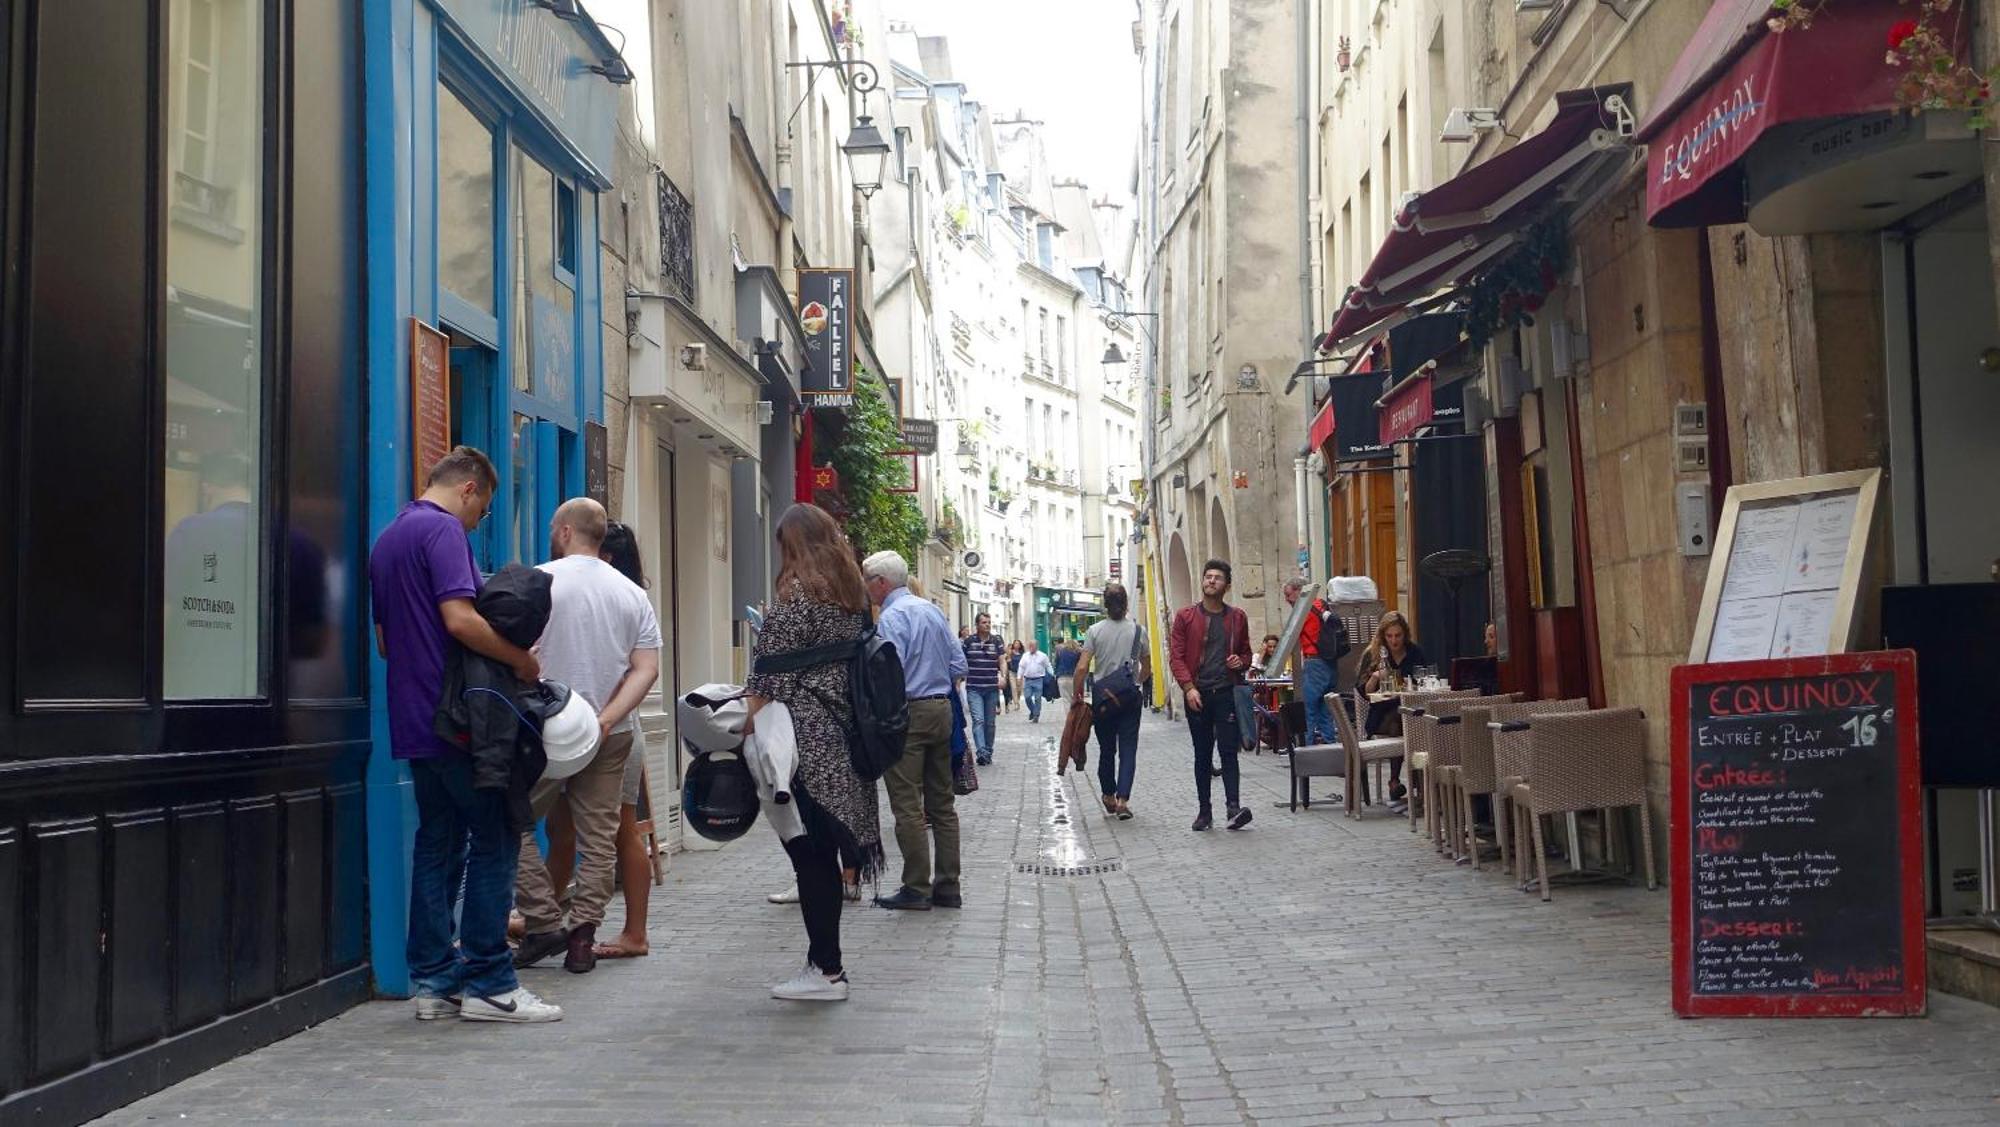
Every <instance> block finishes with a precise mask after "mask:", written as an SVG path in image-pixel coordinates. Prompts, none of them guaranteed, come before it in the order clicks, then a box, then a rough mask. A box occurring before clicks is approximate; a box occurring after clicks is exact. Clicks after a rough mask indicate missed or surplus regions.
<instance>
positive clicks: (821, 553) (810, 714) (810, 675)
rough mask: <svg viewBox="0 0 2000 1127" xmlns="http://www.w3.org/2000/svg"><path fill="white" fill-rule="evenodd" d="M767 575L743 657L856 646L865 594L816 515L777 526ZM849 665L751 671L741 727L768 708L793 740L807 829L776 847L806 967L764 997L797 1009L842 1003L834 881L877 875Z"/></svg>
mask: <svg viewBox="0 0 2000 1127" xmlns="http://www.w3.org/2000/svg"><path fill="white" fill-rule="evenodd" d="M777 541H778V557H779V558H778V578H777V582H776V583H775V584H774V587H775V590H774V591H773V593H772V597H771V602H770V604H769V605H768V606H767V607H766V608H765V611H764V628H763V629H762V630H761V631H759V632H758V635H757V647H756V650H755V653H754V658H757V659H761V658H767V657H776V656H780V655H783V654H790V653H797V652H799V651H801V650H810V649H817V648H819V647H822V646H831V645H833V644H835V643H851V642H858V641H859V640H860V639H861V635H862V627H863V625H864V624H866V623H867V621H868V607H869V602H868V592H867V590H866V589H865V588H864V587H863V584H862V581H861V568H860V567H859V566H858V565H856V564H855V562H854V549H853V548H852V547H851V546H849V544H848V542H847V537H846V536H844V535H842V533H841V531H840V526H839V525H838V524H836V523H834V520H833V517H832V516H830V515H829V514H828V513H827V511H826V510H825V509H822V508H820V507H819V506H817V505H812V504H799V505H793V506H792V507H791V508H789V509H787V510H785V515H784V516H782V517H780V518H778V528H777ZM848 665H849V663H848V661H847V660H846V659H844V658H836V659H832V660H828V661H823V662H818V663H815V664H813V665H810V666H807V667H805V668H803V669H799V670H795V671H790V672H785V673H760V672H757V671H756V669H755V665H754V661H753V665H752V671H751V674H750V680H749V683H748V684H747V685H746V686H745V688H746V689H747V690H748V692H749V699H750V719H749V721H748V722H747V726H746V730H753V729H752V728H750V727H749V726H754V725H755V724H756V717H757V713H758V712H759V711H760V710H761V709H762V708H763V707H764V706H765V705H766V704H769V703H771V702H772V701H779V702H782V703H783V704H784V705H785V706H786V707H787V708H788V709H789V710H790V712H791V717H792V727H793V730H794V731H795V733H796V734H797V739H798V766H797V769H796V773H795V774H794V775H793V777H792V791H791V793H792V801H793V802H794V803H796V804H797V805H798V808H799V817H800V819H801V820H802V821H803V822H804V823H805V829H806V832H805V833H804V834H803V835H801V836H799V837H797V838H794V839H792V840H791V841H788V842H786V843H785V853H786V855H787V856H789V857H790V858H791V861H792V871H793V873H794V875H796V876H797V877H798V893H799V914H800V915H801V916H803V917H804V919H805V928H806V940H807V948H806V964H805V966H804V968H803V969H801V970H800V971H799V973H798V974H796V975H794V976H792V977H791V978H789V979H786V980H785V981H783V982H780V983H778V984H777V985H776V986H773V987H772V988H771V996H772V997H774V998H784V999H787V1000H791V1001H801V1002H838V1001H844V1000H846V998H847V993H848V980H847V971H846V967H845V965H844V964H843V963H842V960H841V950H840V904H841V876H842V870H843V869H853V870H855V874H856V879H858V880H873V879H874V878H875V876H876V874H877V873H879V872H880V871H881V866H882V831H881V828H880V826H879V825H878V823H877V821H876V805H877V802H876V795H875V786H874V784H873V783H869V782H866V781H864V780H863V779H862V778H861V776H860V775H858V774H856V773H855V771H854V761H853V759H852V758H851V757H850V755H849V753H848V746H847V742H848V733H849V732H852V731H853V730H854V724H855V720H854V705H853V703H852V700H851V698H850V697H849V695H848V694H849V687H848Z"/></svg>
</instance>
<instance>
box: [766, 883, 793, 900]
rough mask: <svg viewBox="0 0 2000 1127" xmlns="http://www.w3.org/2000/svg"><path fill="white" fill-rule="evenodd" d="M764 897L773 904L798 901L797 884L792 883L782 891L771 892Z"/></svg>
mask: <svg viewBox="0 0 2000 1127" xmlns="http://www.w3.org/2000/svg"><path fill="white" fill-rule="evenodd" d="M764 899H766V900H769V901H770V902H771V903H773V904H796V903H798V902H799V886H798V885H797V884H793V885H792V887H790V888H788V889H786V890H784V891H783V892H773V893H771V894H770V895H769V896H766V897H764Z"/></svg>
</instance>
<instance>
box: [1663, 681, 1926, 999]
mask: <svg viewBox="0 0 2000 1127" xmlns="http://www.w3.org/2000/svg"><path fill="white" fill-rule="evenodd" d="M1672 683H1673V697H1672V699H1673V705H1672V708H1673V818H1672V834H1671V836H1670V838H1669V841H1670V842H1671V845H1672V849H1673V859H1672V860H1673V970H1674V1012H1676V1013H1678V1014H1680V1015H1682V1016H1683V1017H1704V1016H1721V1017H1811V1016H1828V1017H1872V1016H1900V1015H1910V1014H1921V1013H1923V1012H1924V1006H1925V998H1926V995H1925V982H1924V912H1923V870H1922V856H1923V850H1922V845H1921V840H1920V834H1919V826H1920V823H1919V818H1918V807H1917V799H1918V794H1919V790H1920V785H1921V784H1920V776H1919V774H1918V771H1917V660H1916V654H1915V653H1914V652H1912V651H1910V650H1893V651H1883V652H1874V653H1855V654H1829V655H1826V656H1823V657H1811V658H1792V659H1787V660H1779V661H1744V662H1728V663H1722V664H1716V665H1683V666H1680V667H1678V668H1676V669H1675V670H1674V672H1673V682H1672Z"/></svg>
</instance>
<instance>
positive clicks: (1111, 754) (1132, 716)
mask: <svg viewBox="0 0 2000 1127" xmlns="http://www.w3.org/2000/svg"><path fill="white" fill-rule="evenodd" d="M1144 711H1145V709H1143V708H1140V707H1139V706H1138V705H1136V704H1135V705H1133V706H1132V707H1130V708H1128V709H1126V710H1125V711H1123V712H1117V713H1113V714H1112V715H1110V716H1101V717H1098V718H1097V719H1095V720H1093V721H1091V725H1090V726H1091V727H1092V728H1094V729H1096V731H1097V786H1098V789H1099V790H1101V791H1103V792H1104V793H1105V794H1106V795H1110V796H1115V797H1118V798H1130V797H1132V775H1133V773H1134V772H1136V771H1137V770H1138V769H1139V714H1140V713H1142V712H1144Z"/></svg>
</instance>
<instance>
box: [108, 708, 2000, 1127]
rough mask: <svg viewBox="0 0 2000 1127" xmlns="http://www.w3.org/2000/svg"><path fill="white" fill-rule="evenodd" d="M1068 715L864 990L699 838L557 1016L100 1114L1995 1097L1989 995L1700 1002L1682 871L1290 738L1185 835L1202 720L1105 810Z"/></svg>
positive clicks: (779, 1112) (885, 941) (1285, 1111)
mask: <svg viewBox="0 0 2000 1127" xmlns="http://www.w3.org/2000/svg"><path fill="white" fill-rule="evenodd" d="M1056 720H1057V714H1056V713H1055V712H1054V710H1051V713H1050V715H1049V716H1048V718H1047V719H1045V721H1044V723H1043V724H1041V725H1039V726H1034V725H1030V724H1029V723H1028V721H1027V719H1026V718H1025V716H1024V715H1022V714H1010V715H1006V716H1003V717H1002V719H1001V723H1000V739H999V743H1000V748H999V758H998V761H997V763H996V764H995V765H994V766H993V767H992V768H990V769H988V770H987V771H986V772H985V773H984V774H983V775H982V783H983V785H982V789H981V790H980V792H979V793H978V794H977V795H974V796H972V797H970V798H967V799H961V800H960V803H961V805H960V810H961V812H962V815H963V818H964V826H965V849H966V863H965V893H966V907H965V908H964V910H963V911H961V912H947V911H943V910H940V911H934V912H930V913H906V914H891V913H888V912H883V911H879V910H877V909H874V908H872V907H866V906H856V907H853V908H851V909H849V912H848V916H847V927H846V929H845V931H844V935H843V942H844V945H845V947H846V950H847V963H848V967H849V970H850V973H851V975H852V977H853V980H854V994H853V997H852V999H851V1000H850V1001H848V1002H847V1003H845V1004H840V1005H829V1006H809V1005H801V1004H793V1003H785V1002H779V1001H774V1000H772V999H771V998H769V997H768V995H767V993H766V988H767V987H768V985H769V984H770V983H771V982H774V981H777V980H778V979H780V978H783V977H785V976H786V975H788V974H789V973H791V971H792V970H793V969H794V966H795V963H796V962H797V960H798V959H799V958H800V957H801V951H802V949H803V944H804V940H803V936H802V932H801V930H800V928H799V924H798V915H797V911H796V909H794V908H790V907H783V908H781V907H776V906H772V905H769V904H767V903H765V902H764V894H765V893H766V892H769V891H772V890H774V889H776V888H779V887H782V886H783V885H784V884H785V882H786V879H787V876H788V870H787V866H786V865H785V862H784V860H783V858H782V855H781V854H780V851H779V850H778V848H777V845H776V842H775V840H774V839H773V838H772V837H771V836H770V835H769V834H768V833H767V832H765V830H764V829H763V828H762V827H759V828H757V829H755V830H753V831H752V833H751V835H750V836H749V837H748V838H746V839H745V840H744V841H742V842H740V843H738V844H736V845H734V846H731V847H729V848H727V849H725V850H723V851H721V852H718V853H695V854H684V855H682V856H679V857H676V858H675V859H674V864H673V869H672V873H671V875H670V877H669V879H668V882H667V885H666V887H665V888H663V889H659V890H657V891H656V892H655V898H654V901H653V903H654V912H653V919H654V923H653V928H652V938H653V950H654V954H653V956H652V957H650V958H648V959H645V960H642V961H638V962H634V963H626V964H620V963H606V964H603V965H601V966H600V968H599V969H598V971H597V972H596V973H593V974H591V975H589V976H587V977H580V978H579V977H572V976H570V975H568V974H565V973H564V972H563V971H562V970H561V969H559V967H552V968H551V969H541V970H535V971H530V972H527V973H526V975H524V979H525V981H526V984H527V985H528V986H529V987H530V988H531V989H534V990H536V991H538V992H541V993H543V994H544V995H545V996H547V997H549V998H550V999H552V1000H554V1001H557V1002H559V1003H561V1004H562V1005H563V1006H564V1007H565V1010H566V1013H567V1017H566V1018H565V1020H564V1021H563V1022H561V1023H560V1024H557V1025H553V1026H537V1027H506V1026H482V1025H474V1024H457V1023H452V1024H446V1023H435V1024H420V1023H418V1022H416V1021H413V1020H411V1017H410V1011H409V1009H408V1006H407V1003H400V1002H397V1003H390V1002H382V1003H375V1004H371V1005H366V1006H363V1007H361V1008H359V1009H356V1010H354V1011H351V1012H349V1013H347V1014H345V1015H343V1016H341V1017H339V1018H337V1019H335V1020H333V1021H330V1022H327V1023H326V1024H324V1025H322V1026H319V1027H317V1028H315V1029H312V1030H309V1031H307V1032H305V1033H303V1034H301V1035H299V1036H296V1037H293V1038H291V1039H289V1040H286V1041H283V1042H280V1043H278V1044H275V1045H272V1046H270V1047H268V1048H264V1049H261V1050H258V1051H255V1052H252V1053H249V1054H248V1055H245V1056H242V1057H240V1058H238V1059H236V1060H234V1061H231V1062H230V1063H228V1064H225V1065H223V1066H221V1067H219V1068H216V1069H213V1070H212V1071H209V1072H207V1073H204V1074H203V1075H201V1076H199V1077H197V1078H195V1079H193V1080H190V1081H187V1082H185V1083H182V1084H180V1085H177V1086H175V1087H173V1088H170V1089H167V1090H166V1091H164V1092H162V1093H160V1094H158V1095H155V1096H153V1097H151V1098H148V1099H146V1100H143V1101H141V1102H139V1103H136V1104H133V1105H131V1106H129V1107H127V1108H125V1109H123V1110H121V1111H119V1112H117V1113H116V1114H114V1115H112V1116H110V1117H109V1118H108V1119H106V1120H104V1122H110V1123H142V1122H155V1121H161V1120H171V1121H186V1122H218V1121H241V1122H292V1123H298V1122H356V1121H369V1122H376V1121H382V1122H386V1121H442V1122H488V1123H498V1122H535V1121H550V1122H557V1121H560V1122H575V1123H603V1124H611V1123H668V1122H672V1123H713V1122H727V1123H785V1122H804V1121H817V1122H823V1123H838V1124H848V1123H853V1124H876V1123H926V1124H929V1123H936V1124H965V1123H976V1124H1008V1123H1022V1124H1026V1123H1076V1124H1094V1123H1187V1124H1198V1123H1238V1122H1259V1123H1266V1124H1334V1123H1374V1122H1385V1121H1397V1122H1419V1123H1446V1124H1452V1125H1456V1127H1475V1125H1498V1124H1512V1123H1536V1122H1557V1121H1562V1122H1585V1123H1598V1122H1605V1121H1611V1120H1639V1119H1643V1120H1645V1121H1646V1122H1648V1123H1726V1124H1737V1123H1752V1122H1756V1123H1774V1122H1803V1121H1813V1122H1819V1123H1828V1122H1848V1123H1858V1122H1871V1123H1872V1122H1884V1123H1912V1124H1915V1123H1922V1124H1947V1123H1991V1122H1996V1121H2000V1069H1996V1067H1995V1052H1994V1045H1995V1044H1996V1043H2000V1041H1996V1038H2000V1011H1996V1010H1994V1009H1990V1008H1987V1007H1985V1006H1981V1005H1978V1004H1975V1003H1972V1002H1968V1001H1965V1000H1963V999H1960V998H1956V997H1951V996H1947V995H1940V994H1933V995H1932V998H1931V1016H1930V1017H1929V1018H1927V1019H1920V1020H1907V1021H1898V1020H1878V1021H1789V1022H1780V1021H1730V1020H1706V1021H1686V1020H1679V1019H1676V1018H1675V1017H1674V1016H1673V1015H1672V1013H1671V1011H1670V1009H1669V1005H1668V994H1667V973H1668V963H1667V950H1666V936H1667V925H1666V915H1667V897H1666V893H1665V892H1664V891H1662V892H1658V893H1650V894H1649V893H1647V892H1646V891H1644V890H1643V888H1624V887H1615V886H1614V887H1596V888H1575V889H1571V888H1563V889H1559V890H1558V893H1557V896H1556V899H1555V901H1554V902H1553V903H1550V904H1542V903H1539V902H1538V901H1537V900H1535V899H1534V898H1533V897H1532V896H1530V895H1525V894H1523V893H1520V892H1517V891H1515V890H1514V889H1513V888H1512V886H1511V884H1510V883H1509V882H1508V881H1507V880H1505V879H1504V878H1502V877H1501V876H1499V875H1497V874H1495V873H1493V872H1490V871H1489V872H1487V873H1484V874H1474V873H1471V872H1469V871H1467V870H1466V869H1464V868H1460V867H1455V866H1453V865H1451V864H1449V863H1447V862H1445V861H1443V860H1441V859H1439V858H1437V857H1436V856H1435V855H1434V854H1433V853H1432V852H1431V851H1430V850H1429V849H1427V848H1424V847H1423V846H1422V845H1421V844H1420V843H1419V842H1418V841H1417V839H1415V838H1413V837H1412V836H1411V835H1410V833H1409V832H1408V831H1407V829H1406V828H1405V825H1406V824H1405V823H1404V822H1403V821H1402V820H1401V819H1395V818H1388V817H1384V816H1381V815H1376V816H1374V817H1371V818H1370V819H1369V820H1367V821H1365V822H1360V823H1356V822H1352V821H1349V820H1347V819H1345V818H1344V817H1342V816H1341V815H1340V813H1339V810H1338V806H1337V804H1329V805H1326V806H1323V807H1322V806H1318V805H1316V806H1315V808H1314V809H1313V810H1312V811H1310V812H1306V811H1301V812H1299V813H1297V814H1291V813H1288V812H1287V811H1285V810H1283V809H1281V808H1278V807H1276V806H1275V803H1276V802H1277V801H1278V800H1280V799H1282V798H1283V797H1284V795H1285V791H1286V776H1285V773H1284V769H1283V760H1281V759H1278V758H1277V757H1274V756H1272V755H1268V754H1267V755H1263V756H1250V757H1246V758H1245V760H1244V789H1245V796H1246V799H1247V800H1248V801H1249V802H1250V803H1251V805H1252V806H1253V808H1254V809H1255V811H1256V822H1255V823H1254V824H1253V825H1252V826H1251V827H1250V828H1249V829H1248V830H1246V831H1244V832H1241V833H1229V832H1225V831H1222V830H1216V831H1213V832H1210V833H1207V834H1202V835H1196V834H1192V833H1190V832H1189V830H1188V822H1189V820H1190V818H1191V815H1192V808H1193V801H1192V794H1191V792H1192V780H1191V778H1190V777H1189V771H1188V770H1187V767H1186V762H1187V754H1186V751H1185V747H1186V743H1185V735H1184V729H1183V728H1182V727H1181V726H1180V725H1178V724H1172V723H1169V722H1166V721H1165V720H1163V719H1162V718H1159V717H1153V716H1149V717H1148V718H1147V720H1146V723H1145V726H1144V727H1143V728H1142V750H1141V756H1142V758H1141V763H1140V771H1139V776H1138V782H1137V785H1136V786H1135V788H1134V796H1133V805H1134V809H1135V811H1136V812H1137V817H1136V818H1135V819H1134V820H1132V821H1129V822H1123V823H1120V822H1111V821H1107V820H1106V819H1105V818H1104V817H1103V815H1102V814H1101V813H1100V812H1099V806H1098V802H1097V792H1096V786H1095V772H1094V767H1095V763H1094V761H1093V764H1092V767H1093V770H1092V771H1091V772H1089V773H1088V774H1087V775H1086V776H1085V777H1082V778H1079V777H1077V776H1074V775H1072V776H1070V777H1068V778H1065V779H1063V780H1061V781H1056V780H1055V779H1054V777H1053V774H1052V769H1053V763H1054V758H1055V755H1054V748H1053V739H1054V737H1055V735H1056V734H1057V732H1058V730H1059V728H1058V725H1057V723H1056ZM1093 754H1094V749H1093ZM1330 789H1331V788H1328V793H1330ZM1217 790H1218V791H1219V790H1220V781H1219V780H1218V781H1217ZM1217 800H1218V803H1219V802H1220V795H1219V794H1218V796H1217ZM884 818H885V827H884V828H885V831H886V830H887V828H888V827H887V812H886V808H885V811H884ZM891 856H892V861H891V869H892V871H893V869H894V867H895V862H894V860H893V857H894V852H893V846H892V848H891ZM1065 870H1066V871H1067V872H1068V873H1077V874H1080V875H1066V873H1065V872H1064V871H1065Z"/></svg>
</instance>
